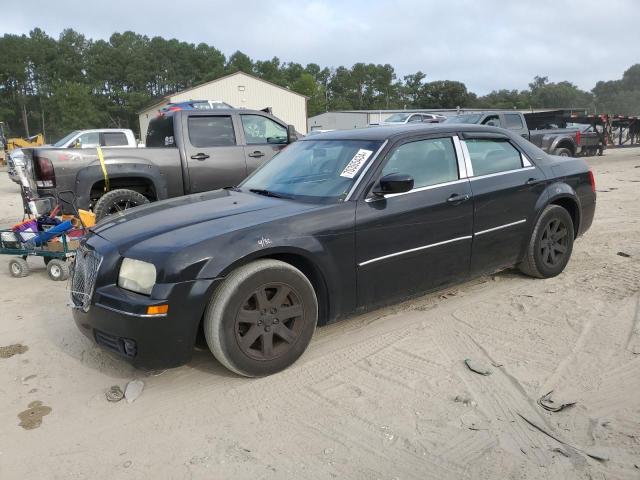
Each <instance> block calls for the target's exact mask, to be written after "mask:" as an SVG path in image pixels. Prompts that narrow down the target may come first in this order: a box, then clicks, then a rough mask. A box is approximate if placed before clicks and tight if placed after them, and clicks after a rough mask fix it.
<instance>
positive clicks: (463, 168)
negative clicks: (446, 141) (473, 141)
mask: <svg viewBox="0 0 640 480" xmlns="http://www.w3.org/2000/svg"><path fill="white" fill-rule="evenodd" d="M452 138H453V147H454V148H455V150H456V158H457V159H458V176H459V178H467V164H466V161H465V158H464V153H463V151H462V144H461V143H460V138H459V137H458V136H457V135H454V136H453V137H452Z"/></svg>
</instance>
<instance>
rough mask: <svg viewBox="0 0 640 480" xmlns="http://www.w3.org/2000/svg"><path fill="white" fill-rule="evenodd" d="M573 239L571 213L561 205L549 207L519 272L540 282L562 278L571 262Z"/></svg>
mask: <svg viewBox="0 0 640 480" xmlns="http://www.w3.org/2000/svg"><path fill="white" fill-rule="evenodd" d="M573 238H574V229H573V220H572V219H571V215H569V212H567V210H565V209H564V208H562V207H561V206H559V205H548V206H547V207H546V208H545V209H544V211H543V212H542V215H540V218H539V219H538V222H537V223H536V226H535V228H534V229H533V234H532V235H531V239H530V240H529V245H528V246H527V253H526V255H525V258H524V259H523V261H522V262H521V263H520V265H519V267H520V270H521V271H522V272H523V273H525V274H527V275H530V276H532V277H537V278H550V277H555V276H556V275H558V274H560V272H562V271H563V270H564V268H565V267H566V266H567V263H568V262H569V258H571V252H572V250H573Z"/></svg>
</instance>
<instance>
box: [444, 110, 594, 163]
mask: <svg viewBox="0 0 640 480" xmlns="http://www.w3.org/2000/svg"><path fill="white" fill-rule="evenodd" d="M536 115H537V114H535V113H531V114H523V113H521V112H500V111H494V112H469V113H463V114H460V115H456V116H453V117H449V118H447V119H446V120H445V122H444V123H466V124H476V125H487V126H490V127H501V128H504V129H507V130H509V131H511V132H512V133H514V134H515V135H520V136H521V137H523V138H526V139H527V140H529V141H530V142H531V143H533V144H534V145H536V146H537V147H539V148H541V149H542V150H544V151H545V152H547V153H549V154H551V155H559V156H561V157H578V156H581V155H596V154H597V153H599V154H600V155H601V154H602V150H603V148H604V142H603V138H602V137H601V135H600V134H599V133H598V132H597V131H594V130H587V131H582V130H581V129H580V128H576V127H570V128H557V126H556V125H553V127H554V128H548V127H549V126H551V125H548V124H545V122H544V120H543V118H539V117H537V116H536Z"/></svg>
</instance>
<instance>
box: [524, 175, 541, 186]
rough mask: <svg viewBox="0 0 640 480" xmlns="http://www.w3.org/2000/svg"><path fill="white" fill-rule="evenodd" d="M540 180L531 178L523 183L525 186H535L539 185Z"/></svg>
mask: <svg viewBox="0 0 640 480" xmlns="http://www.w3.org/2000/svg"><path fill="white" fill-rule="evenodd" d="M541 181H542V180H540V179H539V178H533V177H531V178H530V179H529V180H527V181H526V182H525V185H535V184H537V183H540V182H541Z"/></svg>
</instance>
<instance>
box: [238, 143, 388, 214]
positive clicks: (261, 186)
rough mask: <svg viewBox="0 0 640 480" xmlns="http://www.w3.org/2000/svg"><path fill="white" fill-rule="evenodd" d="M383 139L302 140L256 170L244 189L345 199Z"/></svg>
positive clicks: (297, 196)
mask: <svg viewBox="0 0 640 480" xmlns="http://www.w3.org/2000/svg"><path fill="white" fill-rule="evenodd" d="M381 143H382V142H381V141H378V140H376V141H367V140H305V141H298V142H295V143H293V144H291V145H289V146H288V147H287V148H285V149H284V150H283V151H282V152H281V153H279V154H278V155H276V156H275V157H273V158H272V159H271V160H270V161H269V162H267V163H265V164H264V165H263V166H262V167H260V168H259V169H258V170H256V171H255V172H254V173H253V174H252V175H251V176H250V177H249V178H247V179H246V180H245V181H244V182H243V183H241V184H240V187H239V188H241V189H242V190H243V191H253V192H254V193H258V194H262V195H268V196H273V197H283V198H291V199H296V200H301V201H309V202H315V203H335V202H339V201H341V200H343V199H344V198H345V197H346V195H347V193H348V192H349V190H350V189H351V187H352V186H353V184H354V182H355V181H356V180H357V179H358V177H359V176H360V175H361V174H362V172H363V170H364V168H365V166H366V164H367V163H368V162H370V161H371V160H372V158H373V156H374V153H375V152H376V151H377V150H378V148H380V145H381Z"/></svg>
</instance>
